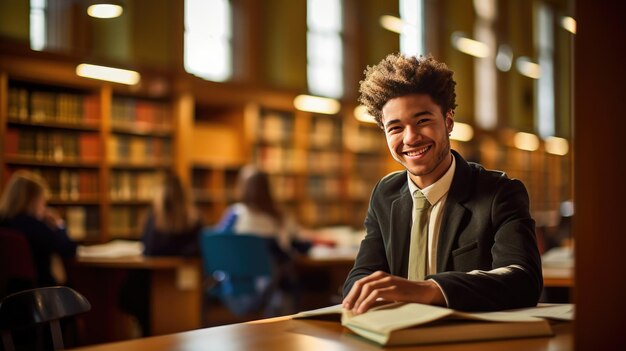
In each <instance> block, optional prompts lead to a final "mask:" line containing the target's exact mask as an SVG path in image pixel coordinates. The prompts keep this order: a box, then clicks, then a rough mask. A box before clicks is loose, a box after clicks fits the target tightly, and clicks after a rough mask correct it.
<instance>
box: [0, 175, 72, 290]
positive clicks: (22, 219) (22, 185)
mask: <svg viewBox="0 0 626 351" xmlns="http://www.w3.org/2000/svg"><path fill="white" fill-rule="evenodd" d="M47 196H48V187H47V184H46V182H45V181H44V180H43V179H42V178H41V177H40V176H38V175H37V174H34V173H32V172H29V171H25V170H19V171H16V172H15V173H14V174H13V175H12V176H11V178H10V179H9V182H8V183H7V186H6V188H5V189H4V193H3V194H2V197H0V227H4V228H10V229H13V230H14V231H16V232H17V233H19V234H21V235H24V236H25V237H26V239H27V241H28V244H29V246H30V250H31V253H32V257H33V260H34V265H35V272H36V275H37V282H36V284H37V286H38V287H44V286H54V285H58V282H57V281H56V280H55V278H54V277H53V274H52V268H51V267H52V263H51V261H52V256H53V255H54V254H58V255H60V256H61V257H73V256H74V255H75V254H76V243H74V242H73V241H72V240H71V239H70V238H69V237H68V235H67V230H66V228H65V223H64V221H63V219H61V217H59V215H58V214H57V213H56V212H55V211H54V210H52V209H50V208H48V207H47V206H46V198H47Z"/></svg>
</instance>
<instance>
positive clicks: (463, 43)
mask: <svg viewBox="0 0 626 351" xmlns="http://www.w3.org/2000/svg"><path fill="white" fill-rule="evenodd" d="M451 39H452V45H453V46H454V47H455V48H456V49H457V50H459V51H461V52H463V53H466V54H468V55H472V56H474V57H479V58H484V57H488V56H489V46H487V44H485V43H483V42H481V41H478V40H474V39H470V38H466V37H465V34H463V33H462V32H454V33H452V37H451Z"/></svg>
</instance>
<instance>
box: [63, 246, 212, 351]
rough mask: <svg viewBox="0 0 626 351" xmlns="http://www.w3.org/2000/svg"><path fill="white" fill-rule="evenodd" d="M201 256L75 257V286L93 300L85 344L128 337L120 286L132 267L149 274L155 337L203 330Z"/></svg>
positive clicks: (72, 270)
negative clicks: (120, 298) (186, 257)
mask: <svg viewBox="0 0 626 351" xmlns="http://www.w3.org/2000/svg"><path fill="white" fill-rule="evenodd" d="M200 267H201V266H200V259H185V258H182V257H145V256H131V257H120V258H76V259H75V260H74V261H72V262H70V263H69V265H68V275H69V278H70V283H71V284H72V286H73V287H74V288H75V289H76V290H78V291H80V292H81V293H82V294H83V295H85V297H87V299H88V300H89V301H90V302H91V305H92V310H91V312H89V313H87V314H85V315H84V317H83V318H84V320H85V324H86V325H85V328H84V329H85V333H86V338H83V339H84V340H81V341H82V342H83V343H85V344H92V343H102V342H110V341H113V340H122V339H127V338H128V337H129V336H128V335H125V334H127V333H128V332H127V330H126V329H128V328H127V325H120V323H121V321H123V320H124V318H123V315H122V313H121V311H119V309H118V307H117V301H118V294H119V288H120V286H121V284H122V281H123V279H124V276H125V274H126V273H127V272H128V270H131V269H141V270H147V271H149V272H150V278H151V279H150V285H151V286H150V313H151V328H152V334H153V335H162V334H168V333H175V332H180V331H186V330H192V329H197V328H200V327H201V326H202V325H201V313H202V289H201V279H202V276H201V270H200Z"/></svg>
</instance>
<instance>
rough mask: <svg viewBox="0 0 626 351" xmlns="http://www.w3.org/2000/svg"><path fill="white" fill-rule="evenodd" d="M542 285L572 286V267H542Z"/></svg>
mask: <svg viewBox="0 0 626 351" xmlns="http://www.w3.org/2000/svg"><path fill="white" fill-rule="evenodd" d="M543 286H544V287H546V288H573V287H574V269H573V268H570V269H564V268H559V269H554V268H546V267H544V268H543Z"/></svg>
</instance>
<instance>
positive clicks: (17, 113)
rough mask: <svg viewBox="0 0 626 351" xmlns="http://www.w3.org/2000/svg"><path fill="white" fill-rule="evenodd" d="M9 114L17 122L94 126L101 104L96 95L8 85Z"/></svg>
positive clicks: (98, 117)
mask: <svg viewBox="0 0 626 351" xmlns="http://www.w3.org/2000/svg"><path fill="white" fill-rule="evenodd" d="M8 115H9V118H10V119H14V120H19V121H30V122H57V123H69V124H88V125H94V126H95V125H97V123H98V121H99V119H100V103H99V100H98V97H97V96H96V95H87V94H72V93H67V92H63V93H58V92H54V91H45V90H29V89H27V88H21V87H10V88H9V92H8Z"/></svg>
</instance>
